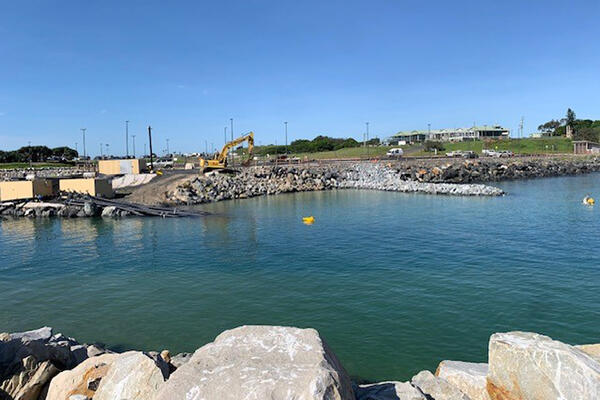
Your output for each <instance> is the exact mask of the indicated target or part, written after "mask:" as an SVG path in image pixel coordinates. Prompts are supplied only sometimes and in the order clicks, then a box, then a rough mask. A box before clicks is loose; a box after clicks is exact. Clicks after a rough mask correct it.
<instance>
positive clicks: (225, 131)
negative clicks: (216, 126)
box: [223, 127, 227, 144]
mask: <svg viewBox="0 0 600 400" xmlns="http://www.w3.org/2000/svg"><path fill="white" fill-rule="evenodd" d="M224 131H225V142H223V144H227V127H225V129H224Z"/></svg>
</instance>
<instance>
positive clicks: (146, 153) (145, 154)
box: [143, 143, 148, 157]
mask: <svg viewBox="0 0 600 400" xmlns="http://www.w3.org/2000/svg"><path fill="white" fill-rule="evenodd" d="M143 155H144V157H146V156H147V155H148V152H147V151H146V143H144V154H143Z"/></svg>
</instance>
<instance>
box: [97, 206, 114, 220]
mask: <svg viewBox="0 0 600 400" xmlns="http://www.w3.org/2000/svg"><path fill="white" fill-rule="evenodd" d="M101 215H102V216H103V217H108V218H112V217H115V216H116V215H117V207H115V206H108V207H104V209H103V210H102V214H101Z"/></svg>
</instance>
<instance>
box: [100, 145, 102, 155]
mask: <svg viewBox="0 0 600 400" xmlns="http://www.w3.org/2000/svg"><path fill="white" fill-rule="evenodd" d="M100 158H102V143H100Z"/></svg>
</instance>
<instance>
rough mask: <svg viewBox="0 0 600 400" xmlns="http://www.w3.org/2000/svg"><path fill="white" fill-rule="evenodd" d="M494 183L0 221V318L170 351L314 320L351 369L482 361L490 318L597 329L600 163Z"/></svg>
mask: <svg viewBox="0 0 600 400" xmlns="http://www.w3.org/2000/svg"><path fill="white" fill-rule="evenodd" d="M499 186H502V187H503V188H504V189H506V190H507V191H508V192H510V196H507V197H504V198H485V199H481V198H454V197H442V196H438V197H436V196H425V195H407V194H399V193H387V192H371V191H350V190H348V191H337V192H322V193H303V194H293V195H281V196H275V197H269V198H268V197H264V198H256V199H251V200H242V201H236V202H224V203H219V204H214V205H210V206H207V207H204V208H205V209H208V210H211V211H214V212H217V213H219V214H220V215H218V216H212V217H208V218H204V219H177V220H163V219H136V218H132V219H123V220H116V221H115V220H102V219H95V220H85V219H80V220H49V221H43V220H37V221H36V220H29V219H21V220H10V221H4V222H0V260H1V261H0V304H1V306H0V331H17V330H25V329H31V328H37V327H40V326H42V325H50V326H53V327H55V328H56V329H57V330H59V331H61V332H63V333H65V334H68V335H71V336H74V337H76V338H77V339H79V340H81V341H88V342H91V341H103V342H104V343H106V344H108V345H110V346H112V347H114V348H117V349H126V348H137V349H144V350H161V349H163V348H169V349H170V350H171V351H172V352H180V351H192V350H194V349H196V348H197V347H199V346H201V345H203V344H205V343H207V342H209V341H211V340H212V339H213V338H214V337H215V336H216V335H217V334H218V333H220V332H221V331H223V330H225V329H228V328H232V327H235V326H238V325H242V324H280V325H294V326H300V327H315V328H317V329H318V330H319V331H320V332H321V333H322V334H323V335H324V337H325V338H326V340H327V341H328V342H329V343H330V345H331V346H332V347H333V349H334V350H335V352H336V353H337V354H338V356H339V357H340V358H341V360H342V362H343V364H344V365H345V367H346V369H347V370H348V371H349V372H350V374H351V375H352V376H354V377H359V378H361V379H366V380H384V379H407V378H409V377H410V376H411V374H413V373H415V372H417V371H419V370H421V369H425V368H427V369H435V367H436V366H437V363H438V362H439V361H440V360H442V359H457V360H472V361H483V360H485V358H486V352H487V340H488V337H489V335H490V334H491V333H493V332H496V331H507V330H515V329H519V330H532V331H537V332H541V333H545V334H547V335H550V336H552V337H554V338H557V339H561V340H564V341H566V342H571V343H586V342H600V254H599V252H598V249H597V243H598V239H599V237H600V206H596V208H589V207H585V206H583V205H581V198H583V196H584V195H585V194H587V193H592V194H596V196H597V197H600V175H597V174H594V175H587V176H580V177H570V178H551V179H541V180H532V181H524V182H511V183H504V184H502V185H499ZM305 215H314V216H315V218H316V223H315V224H314V225H312V226H305V225H303V224H302V223H301V222H300V219H301V217H302V216H305Z"/></svg>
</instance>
